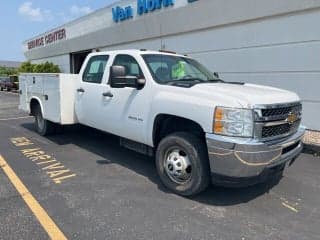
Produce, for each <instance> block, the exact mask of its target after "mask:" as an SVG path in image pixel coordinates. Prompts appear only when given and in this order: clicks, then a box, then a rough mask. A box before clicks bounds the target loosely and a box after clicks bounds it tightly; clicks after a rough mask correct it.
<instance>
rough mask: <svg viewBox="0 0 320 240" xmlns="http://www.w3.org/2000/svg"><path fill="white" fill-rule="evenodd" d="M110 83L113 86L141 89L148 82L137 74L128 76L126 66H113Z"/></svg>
mask: <svg viewBox="0 0 320 240" xmlns="http://www.w3.org/2000/svg"><path fill="white" fill-rule="evenodd" d="M109 83H110V86H111V87H112V88H125V87H130V88H136V89H138V90H140V89H142V88H143V87H144V85H145V84H146V80H145V79H138V77H136V76H127V71H126V68H125V67H124V66H111V67H110V80H109Z"/></svg>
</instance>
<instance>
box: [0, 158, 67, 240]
mask: <svg viewBox="0 0 320 240" xmlns="http://www.w3.org/2000/svg"><path fill="white" fill-rule="evenodd" d="M0 168H1V169H3V171H4V172H5V174H6V175H7V177H8V178H9V180H10V181H11V183H12V184H13V186H14V187H15V188H16V190H17V191H18V192H19V194H20V195H21V197H22V198H23V200H24V201H25V203H26V204H27V205H28V207H29V208H30V210H31V211H32V212H33V214H34V215H35V216H36V218H37V219H38V221H39V222H40V224H41V226H42V227H43V228H44V230H45V231H46V232H47V233H48V235H49V237H50V238H51V239H54V240H56V239H57V240H64V239H67V238H66V236H65V235H64V234H63V232H62V231H61V230H60V229H59V227H58V226H57V225H56V224H55V223H54V221H53V220H52V219H51V218H50V216H49V215H48V214H47V212H46V211H45V210H44V209H43V207H41V205H40V204H39V202H38V201H37V200H36V199H35V198H34V197H33V196H32V194H31V193H30V192H29V190H28V189H27V187H26V186H25V185H24V184H23V183H22V181H21V180H20V179H19V177H18V176H17V175H16V174H15V172H14V171H13V170H12V168H11V167H10V166H9V164H8V163H7V162H6V160H5V159H4V158H3V157H2V156H1V155H0Z"/></svg>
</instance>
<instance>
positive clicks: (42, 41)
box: [28, 28, 66, 50]
mask: <svg viewBox="0 0 320 240" xmlns="http://www.w3.org/2000/svg"><path fill="white" fill-rule="evenodd" d="M63 39H66V30H65V29H64V28H62V29H59V30H56V31H54V32H51V33H48V34H46V35H44V36H41V37H39V38H37V39H33V40H31V41H30V42H28V50H31V49H33V48H37V47H44V46H46V45H49V44H52V43H55V42H58V41H61V40H63Z"/></svg>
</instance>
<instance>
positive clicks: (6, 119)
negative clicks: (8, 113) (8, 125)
mask: <svg viewBox="0 0 320 240" xmlns="http://www.w3.org/2000/svg"><path fill="white" fill-rule="evenodd" d="M26 118H33V116H26V117H15V118H2V119H0V121H10V120H18V119H26Z"/></svg>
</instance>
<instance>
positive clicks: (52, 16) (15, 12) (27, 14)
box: [0, 0, 116, 61]
mask: <svg viewBox="0 0 320 240" xmlns="http://www.w3.org/2000/svg"><path fill="white" fill-rule="evenodd" d="M115 1H116V0H95V1H89V0H54V1H49V0H47V1H44V0H27V1H23V0H22V1H19V0H10V1H1V3H0V9H1V11H0V29H1V35H0V60H12V61H23V60H25V58H24V56H23V53H22V50H21V49H22V42H23V41H24V40H27V39H29V38H31V37H33V36H35V35H37V34H40V33H42V32H45V31H47V30H50V29H52V28H54V27H57V26H59V25H61V24H63V23H65V22H67V21H70V20H73V19H75V18H77V17H80V16H82V15H85V14H87V13H89V12H91V11H94V10H96V9H99V8H102V7H104V6H107V5H109V4H110V3H112V2H115Z"/></svg>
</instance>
